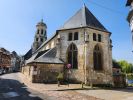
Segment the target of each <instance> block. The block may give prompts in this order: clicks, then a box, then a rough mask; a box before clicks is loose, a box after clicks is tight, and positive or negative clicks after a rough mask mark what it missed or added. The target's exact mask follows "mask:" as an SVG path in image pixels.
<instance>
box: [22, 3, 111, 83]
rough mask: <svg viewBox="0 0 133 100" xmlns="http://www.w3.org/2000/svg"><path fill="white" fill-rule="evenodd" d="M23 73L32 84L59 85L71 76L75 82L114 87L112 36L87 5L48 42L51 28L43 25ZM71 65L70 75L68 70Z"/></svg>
mask: <svg viewBox="0 0 133 100" xmlns="http://www.w3.org/2000/svg"><path fill="white" fill-rule="evenodd" d="M36 27H37V31H36V33H35V38H34V43H33V45H32V48H31V49H30V50H29V51H28V52H27V53H26V54H25V56H24V59H25V66H24V67H23V68H22V72H23V73H24V74H25V75H26V76H27V77H28V78H29V80H30V81H31V82H41V83H46V82H56V81H57V75H58V74H59V73H63V76H64V79H66V78H67V75H68V74H69V79H70V80H71V81H72V82H79V83H80V82H84V83H85V84H90V83H93V84H109V83H110V84H112V83H113V80H112V43H111V39H110V36H111V33H110V32H109V31H108V30H107V29H106V28H105V27H104V26H103V25H102V24H101V23H100V22H99V21H98V20H97V18H96V17H95V16H94V15H93V14H92V13H91V12H90V11H89V9H88V8H87V7H86V6H85V5H84V6H83V7H82V8H81V9H80V10H79V11H77V13H76V14H75V15H74V16H72V17H71V18H70V19H69V20H68V21H66V23H65V24H64V25H63V26H62V27H61V28H60V29H58V30H56V32H55V34H54V35H53V36H52V37H51V38H50V39H47V25H46V24H45V23H44V22H43V20H42V21H41V22H39V23H38V24H37V25H36ZM67 64H70V65H71V68H70V72H69V73H68V69H67V68H66V66H67Z"/></svg>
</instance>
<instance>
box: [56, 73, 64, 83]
mask: <svg viewBox="0 0 133 100" xmlns="http://www.w3.org/2000/svg"><path fill="white" fill-rule="evenodd" d="M57 80H58V81H61V80H63V73H59V74H58V76H57Z"/></svg>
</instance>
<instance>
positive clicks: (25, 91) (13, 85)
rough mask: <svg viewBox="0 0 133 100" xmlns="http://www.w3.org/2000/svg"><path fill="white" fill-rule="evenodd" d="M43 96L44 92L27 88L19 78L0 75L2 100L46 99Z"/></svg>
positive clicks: (0, 97)
mask: <svg viewBox="0 0 133 100" xmlns="http://www.w3.org/2000/svg"><path fill="white" fill-rule="evenodd" d="M14 77H16V76H14ZM43 97H45V96H44V95H43V94H41V93H39V92H37V91H35V90H31V89H29V88H27V87H26V86H25V85H24V84H23V83H20V82H19V81H17V80H13V79H8V78H3V77H2V76H0V100H44V98H43Z"/></svg>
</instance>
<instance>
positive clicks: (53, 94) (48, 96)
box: [1, 73, 102, 100]
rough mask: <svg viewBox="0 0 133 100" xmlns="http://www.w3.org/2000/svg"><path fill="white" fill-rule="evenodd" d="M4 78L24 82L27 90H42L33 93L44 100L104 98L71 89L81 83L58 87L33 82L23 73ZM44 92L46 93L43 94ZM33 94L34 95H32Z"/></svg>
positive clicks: (4, 76) (90, 99) (95, 99)
mask: <svg viewBox="0 0 133 100" xmlns="http://www.w3.org/2000/svg"><path fill="white" fill-rule="evenodd" d="M1 78H3V79H10V80H17V81H20V82H21V83H24V84H25V85H26V86H27V87H25V88H27V90H30V89H33V90H35V91H38V92H40V94H39V93H37V94H36V93H35V94H33V96H36V95H37V96H38V97H40V98H42V99H43V100H102V99H98V98H96V97H93V96H89V95H86V94H82V93H79V92H76V91H74V90H71V89H77V88H79V86H80V85H70V86H69V87H68V86H66V85H62V86H61V87H58V86H57V84H33V83H30V82H29V81H28V80H27V78H26V77H25V76H24V75H23V74H21V73H11V74H5V75H3V76H1ZM80 87H81V86H80ZM41 94H44V95H41ZM31 96H32V95H31ZM34 100H35V99H34Z"/></svg>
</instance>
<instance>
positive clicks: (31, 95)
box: [29, 94, 37, 97]
mask: <svg viewBox="0 0 133 100" xmlns="http://www.w3.org/2000/svg"><path fill="white" fill-rule="evenodd" d="M29 96H30V97H37V96H36V95H34V94H29Z"/></svg>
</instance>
